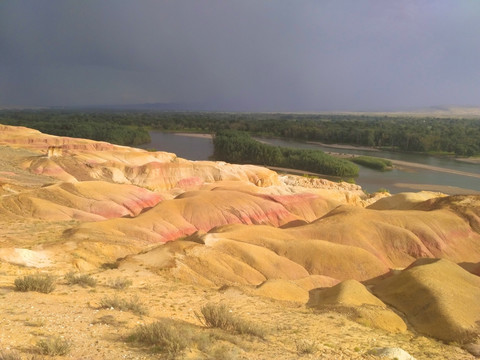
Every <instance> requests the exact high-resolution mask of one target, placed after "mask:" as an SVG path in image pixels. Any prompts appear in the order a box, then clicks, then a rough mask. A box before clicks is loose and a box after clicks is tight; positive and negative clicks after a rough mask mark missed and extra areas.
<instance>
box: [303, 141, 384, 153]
mask: <svg viewBox="0 0 480 360" xmlns="http://www.w3.org/2000/svg"><path fill="white" fill-rule="evenodd" d="M307 144H312V145H319V146H323V147H327V148H335V149H345V150H362V151H372V152H375V151H380V150H378V149H375V148H372V147H368V146H353V145H342V144H324V143H321V142H317V141H307Z"/></svg>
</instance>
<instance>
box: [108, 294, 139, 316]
mask: <svg viewBox="0 0 480 360" xmlns="http://www.w3.org/2000/svg"><path fill="white" fill-rule="evenodd" d="M100 308H103V309H116V310H120V311H130V312H132V313H134V314H136V315H146V314H147V313H148V309H147V308H146V306H145V305H144V304H142V303H141V302H140V300H139V298H138V297H137V296H134V297H133V298H131V299H130V300H127V299H122V298H120V297H118V296H116V295H115V296H113V297H105V298H103V299H102V300H101V301H100Z"/></svg>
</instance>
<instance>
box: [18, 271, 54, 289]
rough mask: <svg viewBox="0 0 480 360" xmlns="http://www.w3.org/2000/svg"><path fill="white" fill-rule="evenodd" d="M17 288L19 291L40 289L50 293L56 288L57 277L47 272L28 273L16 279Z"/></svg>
mask: <svg viewBox="0 0 480 360" xmlns="http://www.w3.org/2000/svg"><path fill="white" fill-rule="evenodd" d="M15 288H16V290H17V291H24V292H25V291H38V292H41V293H45V294H48V293H51V292H52V291H53V290H55V278H54V277H53V276H51V275H47V274H35V275H26V276H24V277H23V278H17V279H15Z"/></svg>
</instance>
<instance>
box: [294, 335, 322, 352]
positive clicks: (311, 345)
mask: <svg viewBox="0 0 480 360" xmlns="http://www.w3.org/2000/svg"><path fill="white" fill-rule="evenodd" d="M295 346H296V348H297V354H298V355H307V354H313V353H315V352H316V351H317V350H318V345H317V342H316V341H314V340H307V339H301V340H298V341H295Z"/></svg>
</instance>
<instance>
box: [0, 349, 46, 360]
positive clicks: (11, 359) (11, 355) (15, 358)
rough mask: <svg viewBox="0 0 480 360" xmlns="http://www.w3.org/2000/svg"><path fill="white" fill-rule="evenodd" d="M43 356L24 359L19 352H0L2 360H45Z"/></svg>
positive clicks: (0, 359)
mask: <svg viewBox="0 0 480 360" xmlns="http://www.w3.org/2000/svg"><path fill="white" fill-rule="evenodd" d="M43 359H44V358H43V356H42V357H40V356H38V355H31V356H29V357H25V358H24V357H22V355H20V353H19V352H17V351H14V350H0V360H43Z"/></svg>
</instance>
